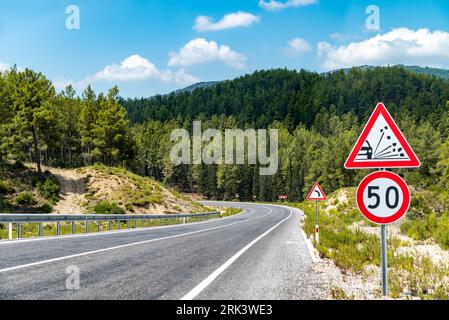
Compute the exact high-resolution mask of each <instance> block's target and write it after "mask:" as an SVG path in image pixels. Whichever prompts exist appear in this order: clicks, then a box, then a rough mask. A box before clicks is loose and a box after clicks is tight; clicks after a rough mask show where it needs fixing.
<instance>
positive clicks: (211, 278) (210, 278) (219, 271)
mask: <svg viewBox="0 0 449 320" xmlns="http://www.w3.org/2000/svg"><path fill="white" fill-rule="evenodd" d="M292 214H293V211H292V210H291V209H290V214H289V215H288V217H287V218H285V219H284V220H282V221H281V222H279V223H278V224H276V225H275V226H274V227H272V228H271V229H269V230H268V231H266V232H265V233H264V234H262V235H260V236H259V237H257V238H256V239H254V240H253V241H251V242H250V243H249V244H247V245H246V246H245V247H244V248H243V249H242V250H240V251H239V252H237V253H236V254H235V255H234V256H232V257H231V258H230V259H229V260H228V261H226V262H225V263H224V264H223V265H222V266H221V267H219V268H218V269H217V270H215V271H214V272H212V273H211V274H210V275H209V276H208V277H207V278H206V279H204V280H203V281H201V283H200V284H199V285H197V286H196V287H195V288H193V289H192V290H191V291H190V292H189V293H187V294H186V295H185V296H184V297H182V298H181V300H193V299H195V298H196V297H197V296H198V295H199V294H200V293H201V292H202V291H203V290H204V289H206V288H207V286H209V285H210V284H211V283H212V282H213V281H214V280H215V279H216V278H217V277H218V276H219V275H220V274H222V273H223V272H224V271H225V270H226V269H227V268H228V267H229V266H230V265H232V264H233V263H234V262H235V261H236V260H237V259H238V258H239V257H240V256H241V255H242V254H244V253H245V252H246V251H247V250H248V249H250V248H251V247H252V246H253V245H255V244H256V243H257V242H258V241H259V240H260V239H262V238H263V237H265V236H266V235H268V234H269V233H270V232H271V231H273V230H274V229H276V228H277V227H279V226H280V225H281V224H282V223H284V222H285V221H287V220H288V219H290V217H291V216H292Z"/></svg>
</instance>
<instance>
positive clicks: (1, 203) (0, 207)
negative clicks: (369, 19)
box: [0, 197, 11, 211]
mask: <svg viewBox="0 0 449 320" xmlns="http://www.w3.org/2000/svg"><path fill="white" fill-rule="evenodd" d="M10 208H11V203H10V202H9V201H8V200H6V199H2V198H1V197H0V211H7V210H9V209H10Z"/></svg>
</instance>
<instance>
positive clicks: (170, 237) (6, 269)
mask: <svg viewBox="0 0 449 320" xmlns="http://www.w3.org/2000/svg"><path fill="white" fill-rule="evenodd" d="M265 209H268V210H269V212H268V214H266V215H264V216H262V217H258V218H252V219H246V220H242V221H238V222H234V223H229V224H226V225H224V226H218V227H213V228H208V229H202V230H197V231H192V232H187V233H182V234H177V235H173V236H167V237H162V238H157V239H150V240H145V241H139V242H133V243H128V244H124V245H120V246H115V247H110V248H104V249H99V250H94V251H88V252H82V253H78V254H73V255H69V256H63V257H58V258H53V259H48V260H43V261H37V262H33V263H28V264H23V265H19V266H15V267H9V268H4V269H0V273H4V272H8V271H14V270H19V269H24V268H29V267H34V266H39V265H43V264H48V263H52V262H57V261H62V260H67V259H72V258H78V257H83V256H87V255H91V254H96V253H102V252H107V251H112V250H117V249H123V248H127V247H132V246H137V245H141V244H146V243H151V242H156V241H161V240H167V239H174V238H180V237H185V236H189V235H193V234H198V233H202V232H206V231H211V230H217V229H222V228H226V227H230V226H233V225H237V224H240V223H244V222H248V221H252V220H257V219H262V218H265V217H267V216H269V215H270V214H272V213H273V211H272V210H271V209H269V208H265Z"/></svg>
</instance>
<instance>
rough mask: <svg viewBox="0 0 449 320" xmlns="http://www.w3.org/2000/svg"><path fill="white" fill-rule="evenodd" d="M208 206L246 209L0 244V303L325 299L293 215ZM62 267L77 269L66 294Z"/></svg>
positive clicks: (252, 208)
mask: <svg viewBox="0 0 449 320" xmlns="http://www.w3.org/2000/svg"><path fill="white" fill-rule="evenodd" d="M210 204H212V203H210ZM213 204H214V205H221V206H227V207H230V206H234V207H240V208H243V209H245V211H244V212H243V213H242V214H239V215H236V216H233V217H229V218H226V219H220V220H214V221H208V222H204V223H198V224H188V225H179V226H170V227H161V228H153V229H142V230H133V231H124V232H112V233H102V234H97V235H89V236H81V237H62V238H57V239H54V238H53V239H42V240H33V241H16V242H1V243H0V299H203V300H209V299H248V300H264V299H321V298H324V297H325V293H324V292H323V289H318V288H319V287H320V286H319V277H318V276H317V275H316V274H315V273H314V272H313V270H312V260H311V258H310V256H309V253H308V251H307V246H306V243H305V241H304V239H303V238H302V236H301V233H300V230H299V217H300V215H301V212H300V211H298V210H295V209H289V208H285V207H279V206H271V205H257V204H246V203H239V204H235V203H217V202H214V203H213ZM68 267H72V269H70V268H69V270H74V269H75V270H76V269H78V270H79V279H80V282H79V289H75V290H68V289H67V286H66V282H67V281H68V278H69V283H72V284H73V282H71V281H70V280H72V277H70V274H69V273H66V272H69V271H68ZM73 267H74V268H73ZM72 272H73V271H72Z"/></svg>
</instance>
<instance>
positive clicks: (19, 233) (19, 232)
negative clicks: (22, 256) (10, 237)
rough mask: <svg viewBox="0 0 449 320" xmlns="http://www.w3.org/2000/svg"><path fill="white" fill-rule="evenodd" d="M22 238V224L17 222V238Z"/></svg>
mask: <svg viewBox="0 0 449 320" xmlns="http://www.w3.org/2000/svg"><path fill="white" fill-rule="evenodd" d="M20 238H22V224H21V223H18V224H17V239H20Z"/></svg>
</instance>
